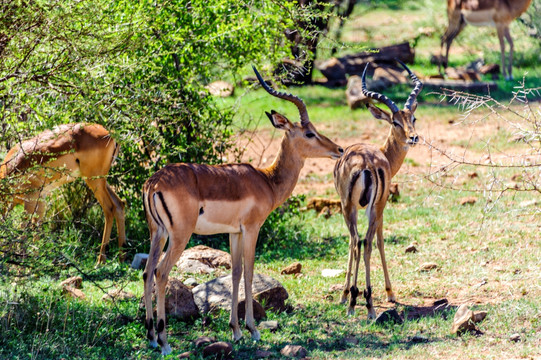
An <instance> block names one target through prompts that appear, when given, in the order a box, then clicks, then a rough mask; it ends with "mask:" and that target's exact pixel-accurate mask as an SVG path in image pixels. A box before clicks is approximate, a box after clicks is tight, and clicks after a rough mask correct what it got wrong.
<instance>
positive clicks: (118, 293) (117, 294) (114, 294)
mask: <svg viewBox="0 0 541 360" xmlns="http://www.w3.org/2000/svg"><path fill="white" fill-rule="evenodd" d="M134 298H135V295H134V294H132V293H131V292H127V291H124V290H121V289H114V290H111V291H109V292H108V293H107V294H105V295H103V296H102V297H101V299H102V300H103V301H113V300H114V301H125V300H131V299H134Z"/></svg>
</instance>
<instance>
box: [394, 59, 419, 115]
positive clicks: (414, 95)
mask: <svg viewBox="0 0 541 360" xmlns="http://www.w3.org/2000/svg"><path fill="white" fill-rule="evenodd" d="M396 61H397V62H398V63H399V64H400V65H402V67H403V68H404V69H406V71H407V72H408V74H410V78H411V80H412V81H413V83H414V84H415V87H414V88H413V90H412V91H411V94H410V96H409V97H408V100H407V101H406V105H404V106H405V107H406V108H407V109H410V110H411V106H412V105H413V103H414V102H415V99H417V95H419V93H420V92H421V90H422V89H423V83H422V82H421V80H419V78H417V76H415V74H414V73H413V72H412V71H411V70H410V69H409V68H408V67H407V66H406V64H404V63H403V62H402V61H400V60H398V59H396Z"/></svg>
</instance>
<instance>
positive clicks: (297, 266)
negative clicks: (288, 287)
mask: <svg viewBox="0 0 541 360" xmlns="http://www.w3.org/2000/svg"><path fill="white" fill-rule="evenodd" d="M301 270H302V264H301V263H300V262H294V263H293V264H291V265H288V266H286V267H285V268H283V269H282V271H280V274H282V275H294V274H300V273H301Z"/></svg>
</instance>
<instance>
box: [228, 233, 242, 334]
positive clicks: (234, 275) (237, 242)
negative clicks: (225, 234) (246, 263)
mask: <svg viewBox="0 0 541 360" xmlns="http://www.w3.org/2000/svg"><path fill="white" fill-rule="evenodd" d="M242 244H243V239H242V234H240V233H239V234H229V248H230V249H231V262H232V264H231V265H232V266H231V267H232V269H231V282H232V283H233V284H232V293H231V314H230V316H229V326H230V327H231V329H232V330H233V341H238V340H240V338H241V337H242V332H241V330H240V327H239V318H238V314H239V311H238V310H239V309H238V306H239V282H240V278H241V276H242Z"/></svg>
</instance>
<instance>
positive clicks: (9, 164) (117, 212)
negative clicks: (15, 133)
mask: <svg viewBox="0 0 541 360" xmlns="http://www.w3.org/2000/svg"><path fill="white" fill-rule="evenodd" d="M117 154H118V145H117V143H116V142H115V140H113V138H111V136H110V135H109V132H108V131H107V130H106V129H105V128H104V127H103V126H101V125H96V124H83V123H78V124H66V125H60V126H57V127H55V128H54V129H53V130H47V131H44V132H42V133H41V134H39V135H37V136H36V137H34V138H32V139H29V140H26V141H23V142H21V143H20V144H18V145H17V146H14V147H13V148H12V149H11V150H10V151H9V152H8V154H7V156H6V158H5V159H4V161H3V162H2V164H0V180H3V179H6V180H8V179H10V182H12V181H13V182H15V185H14V186H13V185H12V186H11V193H12V194H13V201H12V204H11V205H10V206H9V209H10V208H12V207H13V206H14V205H17V204H23V205H24V209H25V211H26V212H27V213H28V214H35V215H36V217H35V218H34V219H35V220H36V221H39V220H41V218H42V217H43V214H44V211H45V204H44V202H43V200H42V198H44V197H46V196H47V195H48V194H49V192H50V191H52V190H53V189H55V188H57V187H59V186H61V185H63V184H65V183H68V182H71V181H73V180H75V179H76V178H78V177H80V178H83V179H84V181H85V182H86V184H87V185H88V187H89V188H90V190H92V192H93V193H94V196H95V197H96V199H97V200H98V202H99V203H100V205H101V208H102V209H103V213H104V215H105V227H104V229H103V237H102V240H101V249H100V254H99V256H98V262H97V263H98V264H101V263H103V262H104V261H105V249H106V246H107V244H108V243H109V240H110V237H111V230H112V227H113V219H115V220H116V226H117V231H118V246H119V249H120V248H121V247H122V245H124V244H125V243H126V234H125V229H124V203H123V202H122V200H120V198H119V197H118V196H117V195H116V194H115V193H114V191H113V190H112V189H111V187H110V186H109V184H107V180H106V177H107V173H108V172H109V169H110V168H111V164H112V162H113V160H114V158H115V157H116V155H117ZM9 209H5V210H9ZM121 258H122V255H121Z"/></svg>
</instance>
